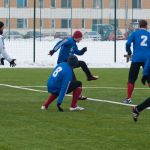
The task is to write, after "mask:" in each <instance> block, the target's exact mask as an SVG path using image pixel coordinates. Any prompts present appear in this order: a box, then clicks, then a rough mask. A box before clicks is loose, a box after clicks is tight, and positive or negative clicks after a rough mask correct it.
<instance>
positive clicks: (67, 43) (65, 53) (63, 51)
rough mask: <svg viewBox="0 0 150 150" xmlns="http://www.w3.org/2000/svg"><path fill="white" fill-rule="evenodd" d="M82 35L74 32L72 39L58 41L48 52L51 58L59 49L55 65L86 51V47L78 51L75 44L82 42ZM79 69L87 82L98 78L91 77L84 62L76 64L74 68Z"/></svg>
mask: <svg viewBox="0 0 150 150" xmlns="http://www.w3.org/2000/svg"><path fill="white" fill-rule="evenodd" d="M82 36H83V35H82V33H81V32H80V31H75V32H74V34H73V36H72V37H68V38H66V39H63V40H61V41H59V42H58V43H57V44H56V45H55V46H54V48H53V50H51V51H50V52H49V54H50V55H51V56H52V55H53V54H54V53H55V52H56V51H57V50H58V49H60V52H59V56H58V60H57V63H58V64H59V63H61V62H66V61H67V59H68V57H69V55H72V54H76V55H83V54H84V53H85V52H86V51H87V47H84V48H82V49H81V50H78V47H77V44H76V43H79V42H80V41H81V40H82ZM78 67H81V68H82V70H83V71H84V72H85V74H86V76H87V80H88V81H91V80H97V79H98V76H93V75H92V74H91V72H90V70H89V68H88V67H87V65H86V63H85V62H84V61H80V60H79V61H78V64H77V65H76V66H75V68H78Z"/></svg>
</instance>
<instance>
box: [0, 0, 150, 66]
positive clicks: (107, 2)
mask: <svg viewBox="0 0 150 150" xmlns="http://www.w3.org/2000/svg"><path fill="white" fill-rule="evenodd" d="M149 6H150V1H147V0H142V1H141V0H131V1H130V0H33V1H31V0H3V1H0V10H1V13H0V19H1V21H4V23H5V26H6V28H5V33H4V36H5V38H6V40H5V43H6V49H7V51H8V52H9V53H10V54H11V55H12V56H14V57H15V58H17V61H18V63H19V64H25V63H26V64H33V62H34V64H35V63H37V64H41V65H42V66H43V65H50V66H54V65H55V64H56V59H57V54H56V56H53V57H49V56H48V55H47V54H48V52H49V50H50V49H52V48H53V46H54V44H55V43H56V42H57V41H58V40H59V39H58V38H63V37H68V36H70V35H72V33H73V32H74V31H75V30H80V31H82V32H83V33H84V39H83V40H82V42H81V43H80V44H79V45H78V46H79V48H80V47H82V46H87V47H88V52H87V54H85V56H83V57H81V59H85V60H86V61H87V62H88V63H89V65H90V66H93V67H95V66H96V67H102V66H108V67H109V66H111V64H114V63H115V64H120V66H126V64H125V63H124V62H125V59H124V58H123V54H124V53H125V46H124V45H125V39H126V38H127V37H128V35H129V34H130V33H131V32H132V31H133V30H134V29H135V28H137V27H138V21H139V20H140V19H147V20H148V22H150V19H149V14H150V10H149ZM118 40H119V41H118ZM120 40H121V41H120Z"/></svg>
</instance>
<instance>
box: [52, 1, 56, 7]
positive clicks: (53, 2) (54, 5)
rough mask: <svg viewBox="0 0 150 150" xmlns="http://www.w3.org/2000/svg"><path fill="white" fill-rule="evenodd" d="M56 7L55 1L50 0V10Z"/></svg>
mask: <svg viewBox="0 0 150 150" xmlns="http://www.w3.org/2000/svg"><path fill="white" fill-rule="evenodd" d="M55 7H56V1H55V0H51V8H55Z"/></svg>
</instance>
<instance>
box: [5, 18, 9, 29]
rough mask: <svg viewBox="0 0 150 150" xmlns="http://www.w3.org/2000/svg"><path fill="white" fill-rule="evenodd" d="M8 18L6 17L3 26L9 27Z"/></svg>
mask: <svg viewBox="0 0 150 150" xmlns="http://www.w3.org/2000/svg"><path fill="white" fill-rule="evenodd" d="M9 25H10V24H9V18H6V23H5V26H6V28H9Z"/></svg>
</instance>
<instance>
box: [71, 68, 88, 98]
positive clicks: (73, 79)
mask: <svg viewBox="0 0 150 150" xmlns="http://www.w3.org/2000/svg"><path fill="white" fill-rule="evenodd" d="M72 81H77V79H76V76H75V73H74V71H73V78H72ZM86 99H87V97H86V96H83V95H80V96H79V98H78V100H86Z"/></svg>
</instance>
